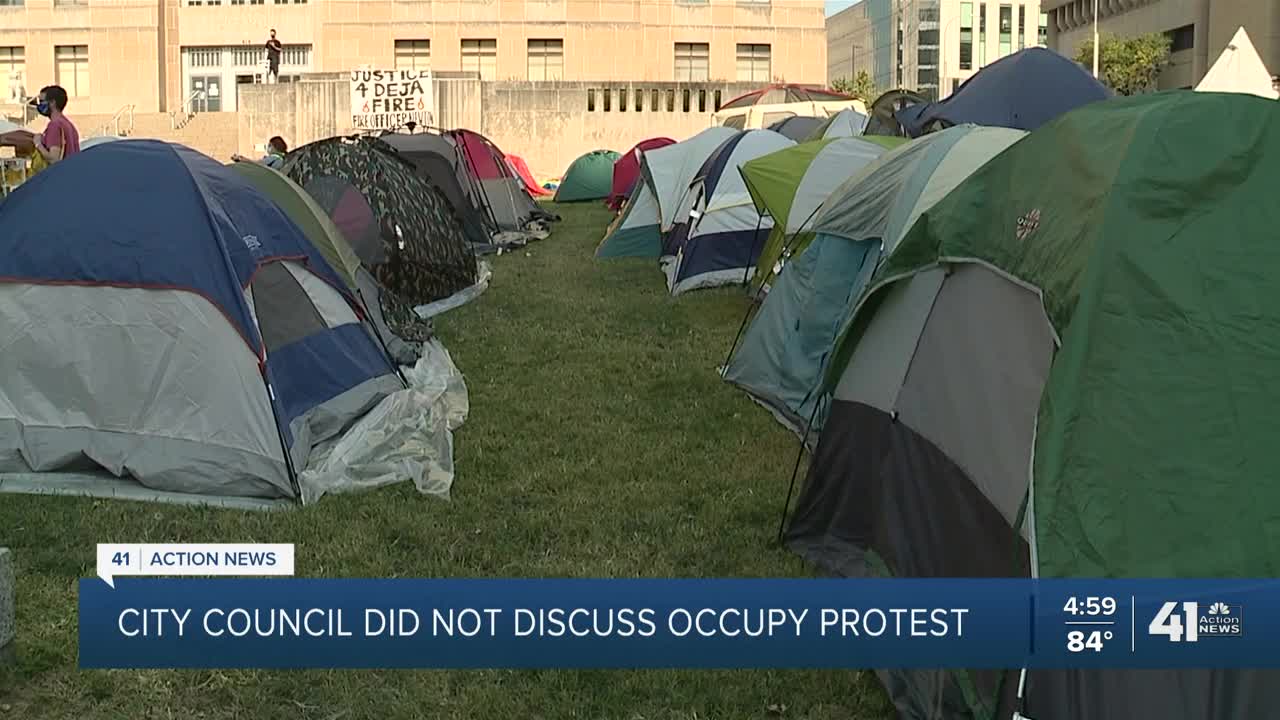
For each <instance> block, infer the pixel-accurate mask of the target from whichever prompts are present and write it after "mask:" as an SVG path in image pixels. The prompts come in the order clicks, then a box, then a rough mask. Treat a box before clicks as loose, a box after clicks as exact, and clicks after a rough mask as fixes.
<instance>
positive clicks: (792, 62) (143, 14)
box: [0, 0, 827, 116]
mask: <svg viewBox="0 0 1280 720" xmlns="http://www.w3.org/2000/svg"><path fill="white" fill-rule="evenodd" d="M273 28H274V29H275V30H276V31H277V34H278V36H279V38H280V40H281V42H282V43H284V53H283V58H282V62H281V69H280V74H281V78H280V79H281V80H282V81H289V80H293V79H296V78H298V77H300V76H302V75H305V74H308V73H316V72H321V73H327V72H346V71H350V70H352V69H356V68H359V67H361V66H369V67H374V68H390V67H406V68H424V67H430V68H433V69H437V70H442V71H471V72H475V73H478V74H479V76H480V77H481V78H482V79H484V80H489V81H508V80H522V81H530V80H532V81H553V80H565V81H598V82H605V81H640V82H717V81H719V82H737V81H744V82H752V83H765V82H769V81H786V82H799V83H815V84H817V83H822V82H823V81H824V80H825V75H826V65H827V63H826V52H825V50H826V43H825V35H826V30H825V25H824V18H823V9H822V4H821V3H818V2H812V3H809V2H783V1H782V0H777V1H776V2H771V1H770V0H0V77H6V78H7V77H9V75H10V73H18V74H20V75H21V76H22V78H23V82H24V83H25V85H26V86H27V92H28V93H33V92H34V91H35V90H37V89H38V88H39V87H41V86H42V85H45V84H49V83H55V82H56V83H58V84H60V85H62V86H64V87H66V88H67V90H68V92H69V93H70V94H71V95H72V96H73V98H74V99H73V101H72V102H73V103H74V112H75V113H78V114H81V115H84V114H95V115H108V116H109V115H111V114H112V113H116V112H117V111H118V110H120V109H122V108H125V107H127V106H133V109H134V110H135V111H136V112H138V113H155V112H183V111H184V110H186V109H187V105H188V100H189V99H190V98H192V96H193V95H194V94H196V93H197V91H198V92H200V93H202V94H203V97H204V100H203V101H202V105H203V107H201V108H200V109H201V110H205V111H208V112H216V111H222V112H226V111H232V110H235V109H236V107H237V104H238V96H239V93H238V89H239V88H240V87H241V86H243V85H246V84H253V83H256V82H260V81H261V80H262V78H263V72H264V62H265V51H264V44H265V42H266V39H267V35H268V31H269V30H270V29H273Z"/></svg>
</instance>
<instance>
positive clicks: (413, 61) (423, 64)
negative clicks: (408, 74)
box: [396, 40, 431, 70]
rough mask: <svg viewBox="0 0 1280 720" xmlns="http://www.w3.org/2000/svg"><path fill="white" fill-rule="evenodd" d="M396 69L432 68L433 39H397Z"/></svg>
mask: <svg viewBox="0 0 1280 720" xmlns="http://www.w3.org/2000/svg"><path fill="white" fill-rule="evenodd" d="M396 69H397V70H430V69H431V41H430V40H397V41H396Z"/></svg>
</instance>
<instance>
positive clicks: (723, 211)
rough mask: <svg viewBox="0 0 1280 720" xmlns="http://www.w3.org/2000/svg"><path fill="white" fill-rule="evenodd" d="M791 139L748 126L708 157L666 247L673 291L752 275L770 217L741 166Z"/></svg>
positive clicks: (666, 269)
mask: <svg viewBox="0 0 1280 720" xmlns="http://www.w3.org/2000/svg"><path fill="white" fill-rule="evenodd" d="M795 144H796V143H795V141H794V140H792V139H791V138H788V137H786V136H784V135H781V134H779V133H776V132H774V131H772V130H748V131H746V132H744V133H738V134H736V135H735V137H731V138H729V139H728V140H725V141H724V143H722V144H721V145H720V147H718V148H716V151H715V153H714V154H713V155H712V156H711V157H709V158H707V159H706V161H705V162H704V163H703V166H702V168H701V169H700V170H699V173H698V176H697V177H695V178H694V180H693V182H692V183H691V184H690V185H689V191H688V193H687V194H686V195H685V200H684V202H683V203H681V214H680V217H681V221H680V223H679V224H678V225H677V226H676V227H675V228H674V229H673V230H672V231H671V237H670V238H668V240H667V243H666V247H665V248H664V252H667V253H668V255H669V256H668V257H664V258H663V270H664V272H666V274H667V287H668V288H669V289H670V290H671V294H672V295H679V294H680V293H683V292H686V291H689V290H696V289H698V288H705V287H714V286H716V285H727V284H731V283H734V282H745V281H746V280H747V279H749V278H750V277H751V271H752V270H753V269H754V268H755V264H756V258H757V257H758V256H759V254H760V250H761V249H762V248H763V247H764V240H765V237H766V236H767V235H768V234H769V231H770V230H771V229H773V220H772V219H771V218H762V217H760V213H759V212H758V211H757V210H756V206H755V202H754V201H753V200H752V199H751V193H750V192H748V191H747V184H746V181H744V180H743V179H742V173H741V172H740V171H739V166H741V165H742V163H745V162H747V161H748V160H753V159H755V158H758V157H761V156H764V155H768V154H769V153H772V152H775V151H777V150H781V149H783V148H787V147H792V146H794V145H795ZM672 147H674V146H672Z"/></svg>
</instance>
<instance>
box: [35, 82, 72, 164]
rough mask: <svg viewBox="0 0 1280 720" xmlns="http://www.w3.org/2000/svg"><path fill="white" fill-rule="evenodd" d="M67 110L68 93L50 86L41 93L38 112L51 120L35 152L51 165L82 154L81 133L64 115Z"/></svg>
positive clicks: (38, 99)
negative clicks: (79, 153)
mask: <svg viewBox="0 0 1280 720" xmlns="http://www.w3.org/2000/svg"><path fill="white" fill-rule="evenodd" d="M66 109H67V91H66V90H63V89H62V88H61V87H59V86H57V85H50V86H48V87H46V88H44V89H42V90H41V91H40V95H39V97H38V98H37V101H36V111H37V112H39V113H40V114H41V115H44V116H45V117H47V118H49V124H48V125H47V126H46V127H45V129H44V133H42V134H41V135H40V138H39V139H38V140H37V141H36V143H35V150H36V152H37V153H39V154H40V157H42V158H43V159H44V161H45V162H46V163H48V164H50V165H53V164H54V163H59V162H62V161H63V160H66V159H67V158H69V157H71V156H72V155H75V154H76V153H78V152H80V131H78V130H76V126H75V125H74V124H73V123H72V122H71V119H70V118H68V117H67V116H66V115H64V114H63V111H64V110H66Z"/></svg>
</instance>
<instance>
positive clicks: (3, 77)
mask: <svg viewBox="0 0 1280 720" xmlns="http://www.w3.org/2000/svg"><path fill="white" fill-rule="evenodd" d="M26 71H27V49H26V48H25V47H21V46H18V47H0V82H3V83H4V87H5V88H6V90H7V89H8V87H9V78H10V77H12V76H13V74H14V73H17V75H18V79H19V80H20V81H22V82H24V83H25V82H26V77H25V75H26ZM19 101H21V98H19Z"/></svg>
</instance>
